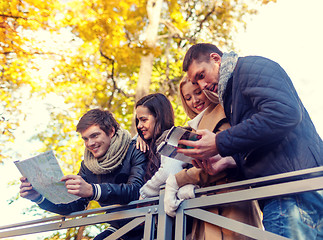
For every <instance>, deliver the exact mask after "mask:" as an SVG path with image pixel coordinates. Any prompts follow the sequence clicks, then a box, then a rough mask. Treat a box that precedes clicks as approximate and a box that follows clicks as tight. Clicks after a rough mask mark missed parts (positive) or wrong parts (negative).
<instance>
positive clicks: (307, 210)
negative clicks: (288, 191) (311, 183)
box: [263, 191, 323, 240]
mask: <svg viewBox="0 0 323 240" xmlns="http://www.w3.org/2000/svg"><path fill="white" fill-rule="evenodd" d="M263 204H264V205H263V224H264V227H265V230H266V231H269V232H273V233H276V234H278V235H281V236H284V237H287V238H290V239H295V240H303V239H304V240H312V239H313V240H314V239H317V240H323V191H312V192H305V193H299V194H295V195H287V196H282V197H278V198H273V199H269V200H265V201H264V203H263Z"/></svg>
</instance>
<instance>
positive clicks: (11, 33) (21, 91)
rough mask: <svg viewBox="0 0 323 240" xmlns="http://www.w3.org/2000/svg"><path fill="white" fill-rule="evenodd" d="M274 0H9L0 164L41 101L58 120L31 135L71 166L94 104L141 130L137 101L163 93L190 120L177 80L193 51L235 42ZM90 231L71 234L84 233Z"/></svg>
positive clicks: (1, 12)
mask: <svg viewBox="0 0 323 240" xmlns="http://www.w3.org/2000/svg"><path fill="white" fill-rule="evenodd" d="M269 2H276V0H271V1H270V0H218V1H216V0H204V1H199V0H109V1H104V0H46V1H44V0H10V1H7V0H0V99H1V101H0V131H1V137H0V148H1V149H2V150H1V151H0V163H1V161H3V159H5V158H10V157H11V158H12V157H13V156H16V155H15V154H16V152H15V149H13V148H12V146H14V145H13V144H12V143H14V142H15V141H16V140H17V138H19V136H17V134H16V132H17V131H16V130H17V129H18V128H19V126H20V125H21V124H22V123H23V122H24V121H25V120H26V118H27V117H28V114H29V113H28V111H27V110H26V109H27V107H26V106H29V107H31V108H33V106H30V104H29V102H32V101H33V102H45V103H46V104H45V106H46V109H45V110H42V112H39V113H37V114H45V113H46V114H49V120H48V126H46V128H45V129H42V130H39V129H34V132H33V134H32V137H31V139H30V141H31V142H37V143H41V144H40V146H39V151H45V150H48V149H53V150H54V151H55V153H56V154H57V156H58V158H59V159H60V161H61V162H62V168H63V171H64V172H65V173H77V171H78V169H79V166H80V161H81V159H82V155H83V151H84V147H83V142H82V140H81V138H80V137H79V136H78V135H77V134H76V133H75V127H76V124H77V122H78V120H79V118H80V117H81V116H82V115H83V114H84V113H85V112H86V111H88V110H89V109H91V108H97V107H100V108H104V109H108V110H110V111H111V112H113V113H114V116H115V118H116V119H117V121H118V122H119V123H120V124H121V126H122V127H123V128H125V129H128V130H129V131H130V132H131V133H132V135H134V134H135V127H134V125H133V110H134V104H135V101H136V99H139V98H141V97H142V96H144V95H146V94H148V93H154V92H161V93H164V94H165V95H166V96H167V97H168V98H169V99H170V100H171V102H172V104H173V107H174V111H175V116H176V122H175V124H176V125H184V124H185V121H186V120H187V119H186V115H185V113H184V111H183V108H182V106H181V104H180V100H179V99H178V95H177V87H178V83H179V80H180V79H181V78H182V76H183V72H182V69H181V64H182V59H183V57H184V54H185V52H186V51H187V49H188V48H189V47H190V46H191V45H192V44H195V43H197V42H211V43H214V44H216V45H218V46H219V47H220V48H222V49H223V50H224V51H225V50H234V41H233V39H232V36H233V33H234V32H236V31H237V30H238V29H240V28H243V27H245V22H244V17H246V16H250V15H253V14H257V8H258V7H259V6H260V5H263V4H268V3H269ZM48 99H51V101H49V100H48ZM28 104H29V105H28ZM34 107H36V105H35V106H34ZM0 167H1V166H0ZM93 204H95V203H93ZM95 206H96V205H94V206H91V207H95ZM83 230H84V229H81V231H82V234H80V233H79V235H77V233H78V232H80V230H75V229H73V230H68V231H67V233H66V236H64V239H82V238H77V236H81V235H82V236H83ZM87 235H88V233H86V231H84V236H87ZM60 237H61V236H60V234H58V235H57V234H54V235H53V236H52V238H51V239H60ZM84 239H85V238H84Z"/></svg>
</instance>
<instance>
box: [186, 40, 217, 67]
mask: <svg viewBox="0 0 323 240" xmlns="http://www.w3.org/2000/svg"><path fill="white" fill-rule="evenodd" d="M211 53H217V54H219V55H220V57H222V55H223V53H222V52H221V51H220V50H219V49H218V48H217V46H215V45H213V44H210V43H198V44H195V45H193V46H191V47H190V48H189V49H188V51H187V52H186V54H185V57H184V60H183V71H184V72H187V71H188V68H189V67H190V65H191V64H192V62H193V60H196V61H197V62H209V61H210V54H211Z"/></svg>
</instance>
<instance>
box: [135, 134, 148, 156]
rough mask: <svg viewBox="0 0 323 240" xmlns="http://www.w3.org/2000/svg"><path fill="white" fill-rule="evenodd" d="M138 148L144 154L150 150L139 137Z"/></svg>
mask: <svg viewBox="0 0 323 240" xmlns="http://www.w3.org/2000/svg"><path fill="white" fill-rule="evenodd" d="M136 147H137V149H140V151H142V152H144V153H145V152H146V151H148V150H149V146H148V144H147V143H146V142H145V141H144V140H143V139H142V138H141V137H140V136H138V137H137V142H136Z"/></svg>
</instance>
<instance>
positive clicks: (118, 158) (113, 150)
mask: <svg viewBox="0 0 323 240" xmlns="http://www.w3.org/2000/svg"><path fill="white" fill-rule="evenodd" d="M130 142H131V135H130V133H129V132H128V131H127V130H124V129H121V128H119V130H118V131H117V132H116V133H115V135H114V136H113V137H112V139H111V143H110V147H109V149H108V151H107V152H106V153H105V155H103V156H102V157H100V158H95V157H94V156H93V154H92V153H91V152H90V151H89V150H87V149H85V153H84V164H85V166H86V167H87V168H88V169H89V170H90V171H91V172H93V173H94V174H106V173H111V172H112V171H113V170H114V169H116V168H117V167H118V166H119V165H120V164H121V163H122V161H123V159H124V158H125V156H126V154H127V150H128V147H129V144H130Z"/></svg>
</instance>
